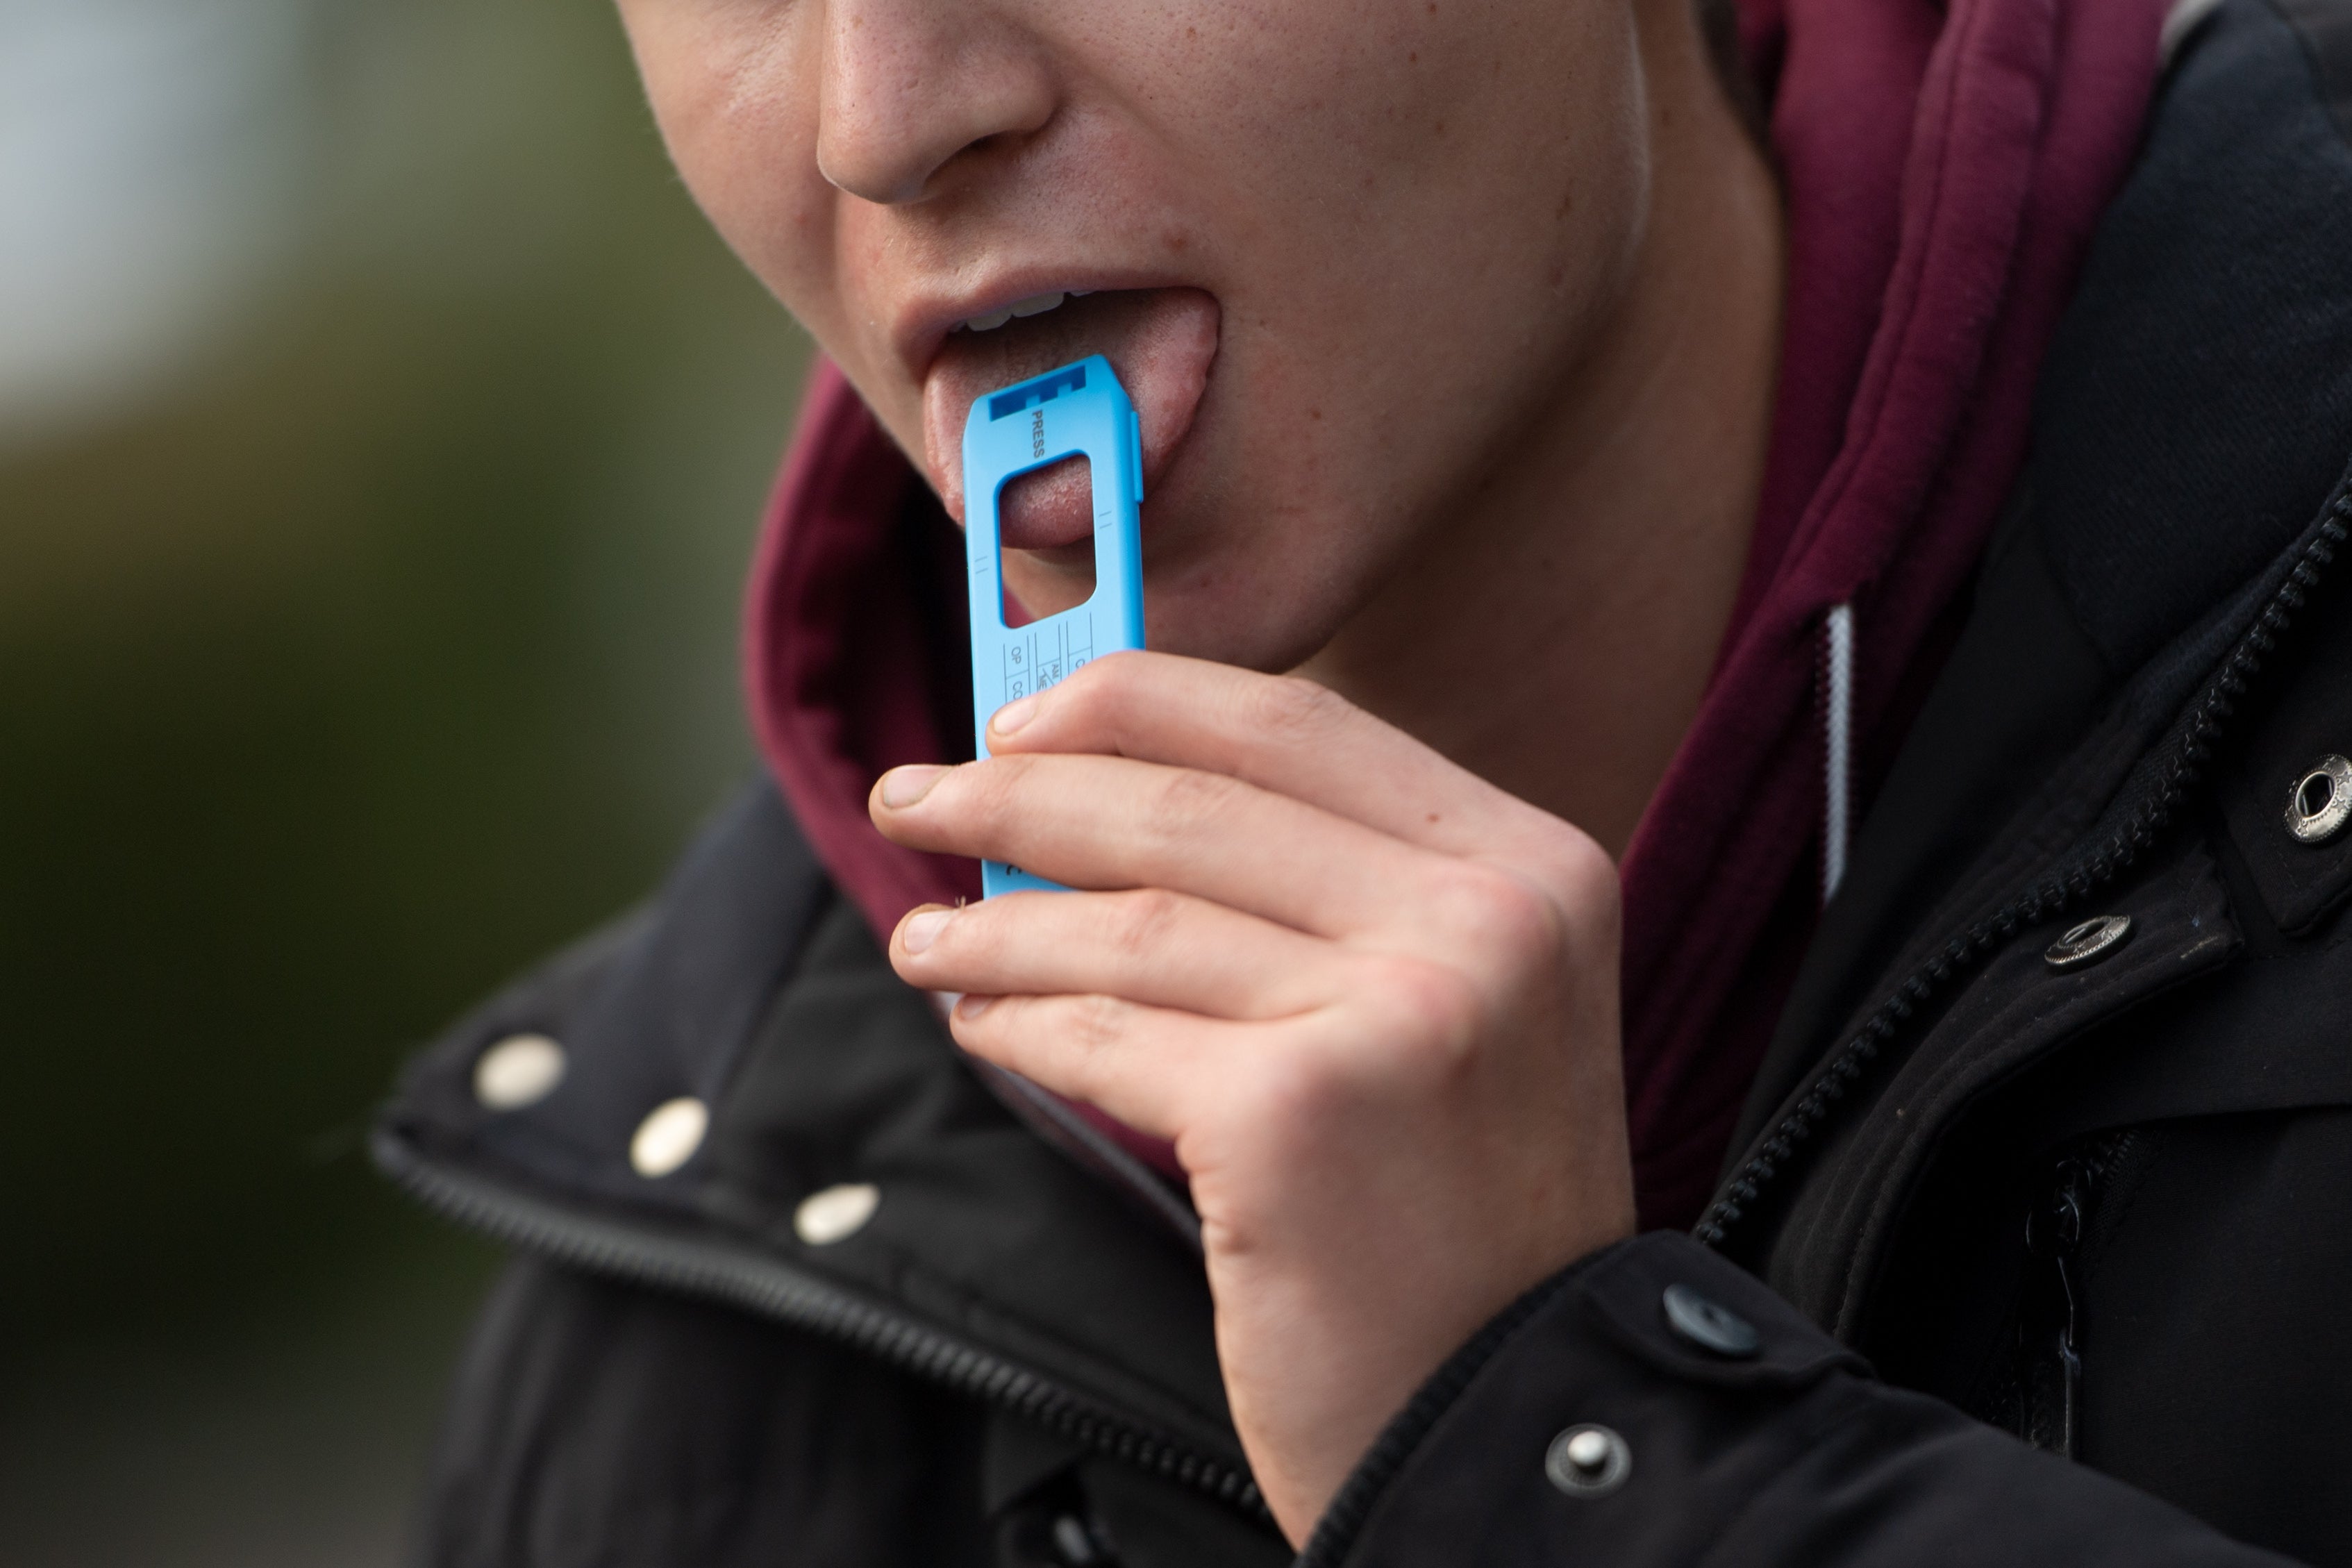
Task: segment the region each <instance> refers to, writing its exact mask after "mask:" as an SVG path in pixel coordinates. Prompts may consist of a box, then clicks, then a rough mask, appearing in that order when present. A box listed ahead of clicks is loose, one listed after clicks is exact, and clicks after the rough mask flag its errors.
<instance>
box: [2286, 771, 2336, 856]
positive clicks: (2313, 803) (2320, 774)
mask: <svg viewBox="0 0 2352 1568" xmlns="http://www.w3.org/2000/svg"><path fill="white" fill-rule="evenodd" d="M2347 822H2352V762H2347V761H2345V760H2344V759H2343V758H2342V757H2339V756H2336V755H2335V754H2333V753H2332V752H2331V753H2330V754H2329V755H2327V756H2325V757H2322V758H2320V759H2319V760H2318V761H2317V762H2315V763H2312V764H2311V766H2309V767H2307V768H2305V770H2304V771H2303V776H2302V777H2301V778H2299V779H2297V780H2295V781H2294V788H2293V789H2291V790H2289V791H2287V792H2286V830H2287V831H2288V832H2289V833H2292V834H2294V837H2295V839H2296V841H2297V842H2298V843H2303V844H2325V843H2326V842H2327V841H2328V840H2329V839H2331V838H2333V837H2336V835H2337V834H2338V833H2341V832H2342V831H2343V830H2344V825H2345V824H2346V823H2347Z"/></svg>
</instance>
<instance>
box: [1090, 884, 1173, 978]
mask: <svg viewBox="0 0 2352 1568" xmlns="http://www.w3.org/2000/svg"><path fill="white" fill-rule="evenodd" d="M1117 898H1118V914H1117V916H1116V918H1115V919H1113V921H1111V922H1110V930H1109V936H1110V940H1111V942H1112V945H1113V946H1114V948H1115V949H1116V950H1117V951H1118V952H1120V953H1121V954H1123V955H1125V956H1128V957H1132V958H1138V959H1146V960H1148V959H1151V958H1153V957H1156V956H1158V955H1159V954H1160V953H1162V952H1165V951H1166V950H1167V947H1168V944H1169V943H1170V942H1171V941H1172V940H1173V939H1174V937H1175V935H1176V931H1177V928H1178V927H1179V926H1181V924H1182V923H1183V920H1184V912H1185V900H1183V898H1182V897H1181V896H1180V895H1178V894H1176V893H1171V892H1170V891H1169V890H1168V889H1165V888H1142V889H1137V890H1135V891H1133V892H1129V893H1121V894H1118V895H1117Z"/></svg>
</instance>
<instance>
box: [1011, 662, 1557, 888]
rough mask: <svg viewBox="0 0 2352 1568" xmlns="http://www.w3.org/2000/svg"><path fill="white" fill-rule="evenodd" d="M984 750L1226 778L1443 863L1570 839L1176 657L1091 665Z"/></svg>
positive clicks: (1535, 816) (1437, 758) (1348, 712)
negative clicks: (1096, 758)
mask: <svg viewBox="0 0 2352 1568" xmlns="http://www.w3.org/2000/svg"><path fill="white" fill-rule="evenodd" d="M1008 722H1009V723H1010V724H1011V726H1012V727H1011V728H1009V729H1008V728H1006V727H1005V726H1006V725H1007V723H1008ZM988 746H989V750H990V751H991V752H996V753H998V754H1000V755H1009V754H1012V753H1014V752H1108V753H1110V754H1112V755H1116V756H1123V757H1132V758H1134V759H1136V760H1137V761H1139V762H1152V763H1166V764H1169V765H1171V766H1177V767H1188V768H1198V769H1201V770H1202V771H1205V772H1209V773H1224V774H1226V775H1228V776H1230V777H1233V778H1237V779H1241V780H1243V781H1244V782H1246V783H1249V784H1255V785H1257V786H1258V787H1259V788H1261V789H1265V790H1270V791H1272V792H1274V793H1275V794H1277V795H1287V796H1289V797H1290V798H1291V799H1293V800H1297V801H1302V802H1305V803H1306V804H1307V805H1314V806H1318V807H1320V808H1321V809H1323V810H1325V811H1328V812H1330V813H1331V814H1333V815H1334V816H1343V817H1346V818H1348V819H1349V820H1350V821H1354V822H1359V823H1361V824H1362V825H1364V826H1367V827H1371V828H1375V829H1378V830H1379V831H1381V832H1382V833H1386V834H1389V835H1391V836H1392V837H1397V838H1401V839H1403V840H1404V841H1405V842H1407V843H1409V844H1412V845H1415V846H1417V847H1422V848H1425V849H1433V850H1437V851H1439V852H1441V853H1444V854H1449V855H1460V856H1468V857H1475V858H1504V859H1514V860H1521V861H1525V860H1528V859H1531V858H1532V859H1535V860H1537V861H1538V862H1549V860H1550V859H1551V858H1553V857H1555V856H1557V855H1559V854H1560V853H1561V851H1562V847H1563V845H1562V841H1563V838H1564V837H1567V836H1564V835H1563V834H1562V832H1561V829H1562V826H1563V825H1562V824H1561V822H1560V821H1559V818H1558V817H1555V816H1551V815H1550V814H1549V813H1547V812H1544V811H1541V810H1539V809H1538V808H1537V807H1535V806H1532V805H1528V803H1527V802H1525V801H1523V800H1520V799H1518V798H1517V797H1516V796H1514V795H1509V794H1507V792H1505V791H1503V790H1500V789H1497V788H1496V787H1495V786H1494V785H1493V784H1488V783H1487V782H1486V780H1485V779H1482V778H1480V777H1479V776H1478V775H1477V774H1475V773H1472V772H1470V771H1469V770H1468V769H1467V768H1465V767H1462V766H1461V765H1459V764H1458V763H1454V762H1452V761H1449V760H1448V759H1447V758H1445V757H1444V756H1442V755H1440V754H1439V753H1438V752H1435V751H1433V749H1431V748H1430V747H1429V746H1427V745H1425V744H1423V742H1420V741H1417V740H1415V739H1414V738H1413V737H1412V736H1411V735H1408V734H1407V733H1405V732H1404V731H1402V730H1400V729H1398V728H1396V726H1394V725H1392V724H1390V723H1387V722H1385V721H1382V720H1380V719H1377V718H1375V717H1373V716H1372V715H1371V714H1370V713H1368V712H1366V711H1365V710H1362V709H1361V708H1359V707H1357V706H1356V705H1355V704H1354V703H1352V702H1349V700H1347V699H1346V698H1344V697H1341V696H1340V695H1339V694H1338V693H1337V692H1335V691H1332V690H1330V689H1328V688H1327V687H1323V686H1318V685H1317V684H1316V683H1315V682H1313V681H1311V680H1307V679H1304V678H1303V677H1299V676H1290V675H1261V674H1259V673H1257V672H1256V671H1255V670H1248V669H1241V668H1235V667H1234V666H1232V665H1225V664H1214V663H1212V662H1210V661H1209V660H1206V659H1198V658H1182V657H1181V656H1179V655H1175V654H1167V653H1143V652H1136V653H1117V654H1112V655H1109V656H1108V657H1106V658H1099V659H1097V660H1095V661H1094V662H1093V663H1091V664H1089V665H1087V667H1086V668H1084V669H1081V670H1080V671H1078V673H1077V674H1076V675H1074V676H1072V677H1071V678H1070V679H1067V680H1066V681H1064V682H1062V683H1061V684H1060V685H1058V686H1055V687H1053V688H1050V689H1047V690H1045V691H1041V692H1039V693H1037V694H1036V695H1035V696H1034V697H1030V698H1026V699H1024V700H1022V701H1019V702H1013V703H1008V704H1006V705H1005V706H1004V707H1003V708H1002V709H1000V710H997V713H996V715H995V717H994V718H993V719H992V720H991V721H989V731H988ZM1572 837H1574V838H1576V839H1580V840H1582V841H1583V843H1584V844H1586V845H1589V844H1590V842H1591V841H1590V840H1584V839H1583V836H1582V835H1580V834H1575V835H1573V836H1572Z"/></svg>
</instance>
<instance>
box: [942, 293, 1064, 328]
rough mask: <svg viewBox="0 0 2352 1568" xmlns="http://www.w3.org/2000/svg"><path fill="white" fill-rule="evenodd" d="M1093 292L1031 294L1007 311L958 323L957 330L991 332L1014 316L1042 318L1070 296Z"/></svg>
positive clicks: (1017, 301)
mask: <svg viewBox="0 0 2352 1568" xmlns="http://www.w3.org/2000/svg"><path fill="white" fill-rule="evenodd" d="M1093 291H1094V290H1092V289H1071V290H1070V291H1069V293H1067V294H1060V293H1056V294H1032V295H1030V296H1029V298H1027V299H1026V300H1016V301H1014V302H1013V305H1012V306H1010V307H1009V308H1008V309H1005V310H991V311H990V312H989V313H988V314H986V315H985V316H974V317H972V318H971V320H970V321H961V322H958V323H957V330H958V331H961V330H963V329H964V328H966V327H969V328H971V330H972V331H975V332H992V331H995V330H996V329H997V328H999V327H1001V326H1003V325H1004V323H1005V322H1007V321H1011V320H1012V319H1013V317H1015V316H1042V315H1044V314H1045V312H1046V311H1048V310H1054V309H1055V308H1056V307H1057V306H1059V305H1060V304H1061V303H1062V301H1063V300H1067V299H1069V298H1070V297H1071V296H1072V295H1076V294H1090V293H1092V292H1093Z"/></svg>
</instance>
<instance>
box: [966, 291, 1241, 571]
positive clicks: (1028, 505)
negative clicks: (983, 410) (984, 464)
mask: <svg viewBox="0 0 2352 1568" xmlns="http://www.w3.org/2000/svg"><path fill="white" fill-rule="evenodd" d="M1096 353H1098V354H1101V355H1102V356H1103V357H1105V358H1106V359H1108V360H1109V361H1110V363H1111V368H1112V369H1114V370H1116V371H1118V379H1119V382H1120V384H1122V385H1124V386H1125V387H1126V388H1127V395H1128V396H1129V398H1130V399H1132V400H1133V401H1134V404H1135V412H1136V416H1137V418H1138V419H1139V421H1140V422H1141V424H1142V426H1143V482H1144V486H1145V488H1146V489H1150V486H1151V484H1152V483H1153V482H1154V481H1155V480H1157V479H1159V477H1160V470H1161V469H1162V468H1166V467H1167V464H1168V458H1169V456H1170V454H1171V453H1172V452H1174V451H1175V450H1176V445H1177V443H1178V442H1180V441H1181V440H1183V438H1184V433H1185V432H1186V431H1187V430H1189V429H1191V428H1192V413H1193V410H1194V409H1196V408H1197V407H1199V406H1200V403H1201V393H1202V389H1203V388H1204V387H1206V386H1207V385H1208V384H1209V363H1210V362H1211V361H1213V360H1214V359H1215V358H1216V357H1217V302H1216V300H1213V299H1212V298H1210V297H1209V296H1208V295H1207V294H1204V293H1202V291H1201V290H1200V289H1118V290H1116V291H1112V292H1106V293H1100V294H1087V295H1085V296H1083V297H1081V298H1078V299H1075V300H1067V301H1066V302H1064V304H1063V305H1062V306H1061V308H1060V309H1058V310H1048V311H1046V312H1045V314H1044V315H1042V316H1025V317H1017V318H1015V319H1014V320H1013V321H1009V322H1007V323H1006V324H1005V325H1003V326H1002V327H999V328H997V329H996V330H995V331H988V332H975V331H970V330H968V329H967V330H965V331H956V332H950V334H948V341H947V343H946V345H945V346H944V347H942V348H941V349H940V354H939V357H938V358H937V359H936V360H934V361H932V362H931V369H930V374H929V376H928V377H927V378H926V379H925V381H924V383H923V446H924V456H925V458H927V459H928V461H929V467H930V470H931V482H932V484H933V485H935V486H937V487H938V489H939V492H940V500H943V501H944V502H946V503H947V509H948V513H949V515H950V516H951V517H953V518H954V519H955V520H956V521H958V522H961V521H963V422H964V416H965V415H966V413H967V412H969V411H970V409H971V405H972V400H973V399H975V398H977V397H980V396H982V395H985V394H988V393H992V392H994V391H996V390H997V389H999V388H1000V387H1004V386H1009V385H1011V384H1013V383H1014V382H1016V381H1025V380H1027V379H1028V378H1029V377H1031V376H1033V375H1039V374H1044V373H1045V372H1046V371H1049V370H1052V369H1053V368H1054V367H1055V366H1056V365H1061V364H1067V363H1070V362H1071V361H1072V360H1078V359H1084V358H1086V356H1087V355H1088V354H1096ZM1087 491H1088V484H1087V475H1086V471H1085V468H1084V467H1083V465H1080V464H1076V463H1066V464H1061V465H1057V466H1056V467H1055V468H1046V469H1043V470H1040V471H1039V472H1038V473H1036V474H1034V475H1024V476H1023V478H1021V479H1016V480H1014V481H1013V483H1012V484H1010V485H1007V486H1006V487H1005V489H1004V494H1003V499H1002V501H1001V503H1000V505H999V508H998V514H997V515H998V521H999V526H1000V529H1001V531H1002V536H1003V542H1004V544H1005V546H1006V547H1007V548H1008V549H1013V550H1050V549H1054V548H1056V547H1058V546H1062V545H1070V544H1076V543H1077V542H1080V541H1081V540H1084V539H1086V538H1087V535H1088V534H1089V533H1090V532H1092V531H1093V528H1094V502H1093V498H1092V497H1091V496H1090V495H1089V494H1088V493H1087Z"/></svg>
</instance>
